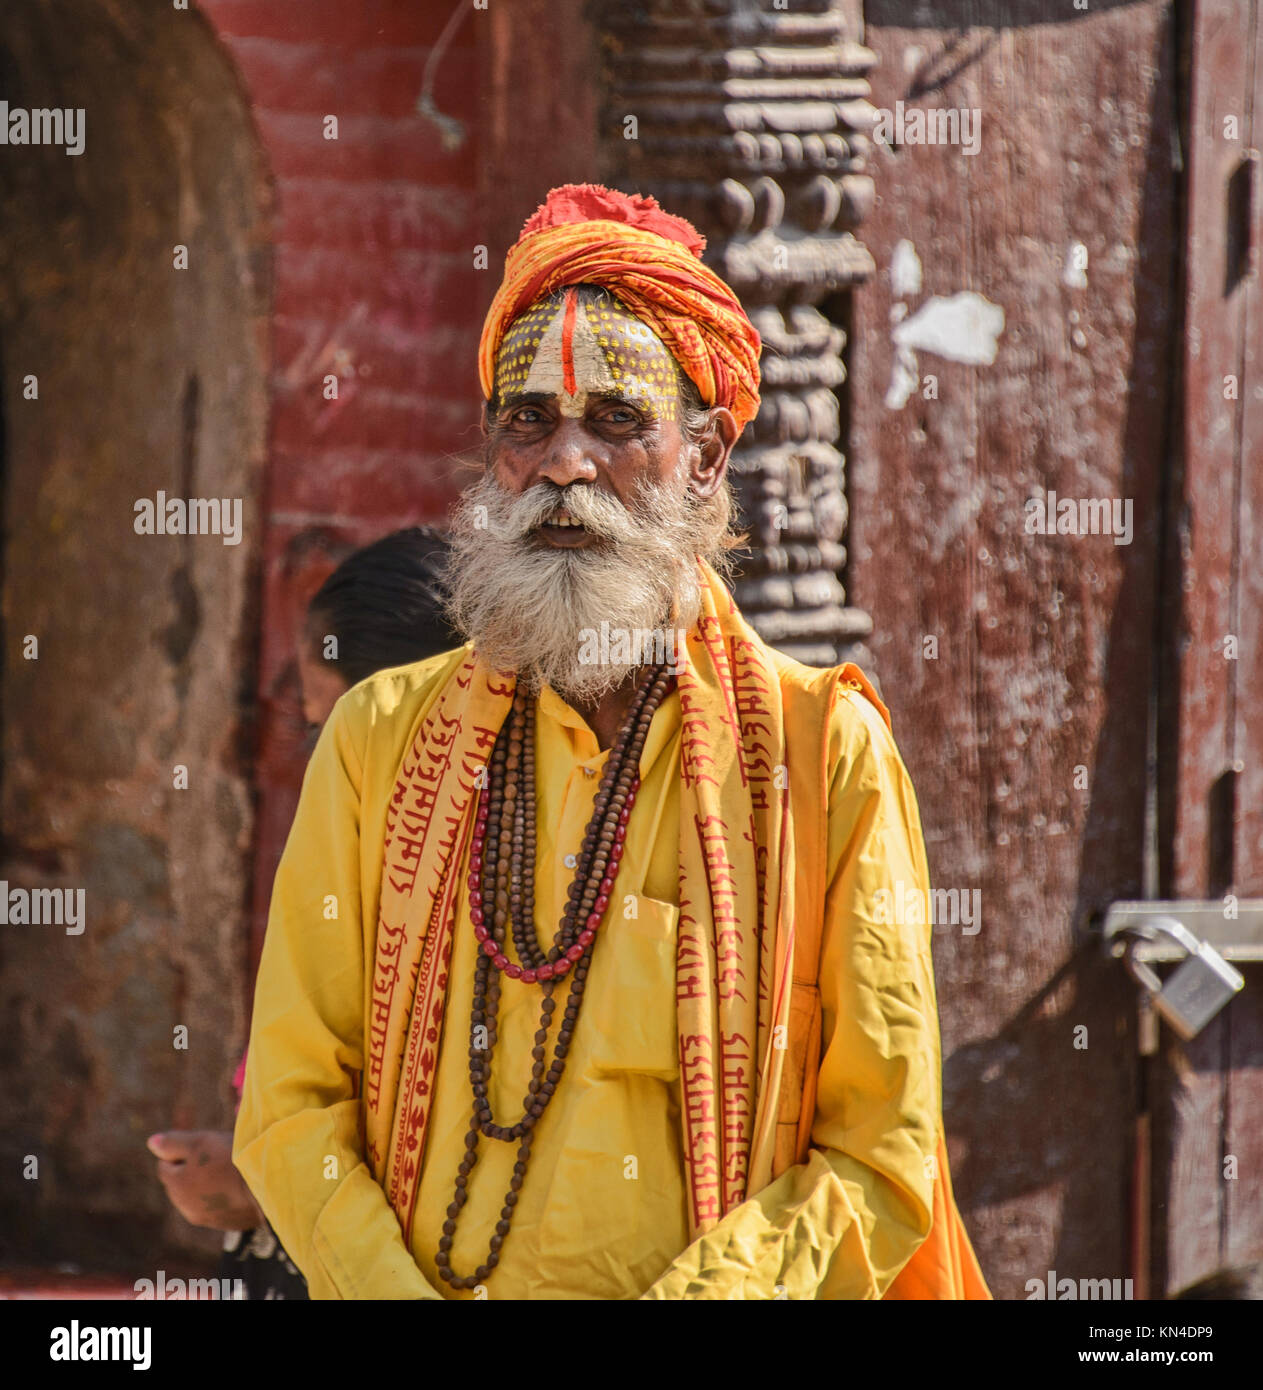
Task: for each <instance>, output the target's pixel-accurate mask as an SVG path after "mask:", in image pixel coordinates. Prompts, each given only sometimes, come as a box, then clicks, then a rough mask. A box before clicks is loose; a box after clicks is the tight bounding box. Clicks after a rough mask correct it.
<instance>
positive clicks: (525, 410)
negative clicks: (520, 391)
mask: <svg viewBox="0 0 1263 1390" xmlns="http://www.w3.org/2000/svg"><path fill="white" fill-rule="evenodd" d="M509 418H510V419H511V420H513V421H514V423H515V424H520V425H538V424H539V422H540V421H541V420H542V419H543V418H544V415H543V412H542V411H539V410H536V409H535V407H534V406H531V405H527V406H523V407H522V409H521V410H515V411H514V412H513V414H512V415H511V416H510V417H509Z"/></svg>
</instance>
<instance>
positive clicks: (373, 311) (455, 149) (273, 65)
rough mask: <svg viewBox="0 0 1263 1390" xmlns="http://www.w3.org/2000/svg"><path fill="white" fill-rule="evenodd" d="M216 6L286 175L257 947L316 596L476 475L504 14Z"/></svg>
mask: <svg viewBox="0 0 1263 1390" xmlns="http://www.w3.org/2000/svg"><path fill="white" fill-rule="evenodd" d="M201 8H202V10H203V12H204V13H205V14H206V15H207V16H208V18H209V19H210V21H211V23H212V24H213V25H214V26H215V28H216V30H217V32H218V33H219V35H220V37H221V38H222V40H223V42H224V44H225V46H226V48H227V49H228V51H229V53H230V54H231V57H232V58H233V60H234V62H235V63H236V65H237V67H238V69H239V71H240V73H241V75H242V80H243V82H244V83H245V85H246V88H247V90H248V99H249V102H250V106H251V109H252V112H253V115H254V119H255V121H256V123H257V125H258V129H259V132H260V135H261V138H262V141H263V144H264V148H265V150H266V153H267V157H268V159H269V161H270V164H271V169H272V173H273V177H274V180H275V188H274V195H275V204H276V215H275V231H274V241H275V249H274V264H273V278H274V310H273V317H272V323H271V334H272V345H271V346H272V362H273V374H272V380H271V383H270V385H271V396H272V409H271V424H270V446H269V465H268V476H267V482H266V486H265V492H264V501H263V506H264V512H265V514H264V517H263V536H264V539H263V561H262V565H263V568H262V575H261V611H260V614H259V622H260V631H261V648H260V653H259V684H258V697H259V703H258V718H259V721H260V722H259V726H258V731H257V740H258V747H257V786H258V789H259V821H258V830H257V836H256V846H257V855H256V864H255V891H254V914H253V915H254V921H253V924H252V931H251V946H252V959H253V958H254V957H256V956H257V951H258V948H259V946H260V945H261V942H262V933H263V927H264V924H265V921H266V914H267V903H268V898H269V895H270V892H271V885H272V878H273V875H274V873H275V868H276V862H277V859H278V858H279V855H280V852H281V849H282V847H283V845H284V841H285V835H286V832H287V830H288V827H289V822H290V818H291V816H292V813H293V806H294V802H295V799H296V795H297V788H298V785H299V782H300V780H301V775H302V767H303V760H304V756H303V755H304V751H305V750H304V729H303V724H302V719H301V712H300V709H299V704H298V697H297V678H296V676H297V673H296V668H295V665H294V646H295V635H296V631H297V626H298V622H299V620H300V618H301V615H302V612H303V609H304V607H305V605H306V602H307V600H308V598H309V597H310V596H311V594H312V593H313V592H314V591H315V589H316V588H317V587H318V586H319V584H320V582H321V581H322V580H323V578H324V577H325V575H326V574H327V573H328V571H329V569H330V568H331V567H332V565H333V564H334V563H336V560H337V558H339V557H340V554H341V552H342V550H343V548H344V547H345V545H347V544H360V543H363V542H364V541H366V540H369V539H372V538H373V537H375V536H378V535H381V534H384V533H385V532H387V531H390V530H393V529H395V528H396V527H399V526H405V525H409V524H412V523H415V522H418V521H434V520H438V519H439V518H441V516H442V515H443V513H444V511H445V510H446V507H447V505H448V504H449V502H450V501H451V499H452V497H453V496H454V495H455V493H456V492H457V491H458V490H459V488H460V486H461V485H462V484H461V482H460V476H461V470H460V467H459V464H458V462H457V460H456V456H457V455H460V454H462V453H468V451H469V450H470V449H471V447H473V446H475V445H476V443H477V440H478V428H477V421H478V409H479V403H480V400H479V395H478V388H477V378H476V374H475V372H474V369H473V364H474V361H475V353H476V349H477V339H478V329H479V326H480V324H481V320H482V315H483V312H484V310H485V308H486V304H487V302H488V301H489V298H490V295H491V293H492V291H493V289H494V286H493V285H492V284H490V283H489V279H488V276H487V273H486V272H485V271H483V272H479V271H477V270H475V269H474V246H475V245H476V244H477V243H478V242H479V241H481V240H484V238H481V237H479V236H478V235H477V234H476V228H475V220H476V215H475V204H476V199H477V185H476V171H477V169H478V167H479V159H480V149H479V143H480V142H479V132H478V124H477V120H476V115H477V112H476V107H477V92H478V90H479V83H478V80H477V62H478V58H477V43H478V37H479V36H478V33H477V26H478V24H479V23H480V22H482V23H485V21H486V14H485V13H483V12H480V11H477V10H475V9H474V8H473V6H472V5H468V4H463V5H461V6H460V7H459V9H460V12H461V13H460V17H459V21H458V22H457V23H456V25H455V27H454V30H453V31H452V32H451V33H450V34H449V41H448V42H447V44H446V45H445V46H444V47H443V48H442V50H441V51H440V52H439V53H438V54H437V55H436V46H437V45H438V41H439V40H440V37H441V35H442V32H443V30H444V27H445V26H446V25H447V22H448V20H449V18H451V17H452V16H453V15H454V14H455V13H456V12H457V5H456V4H455V3H453V4H451V5H447V4H417V3H415V0H357V3H356V4H354V5H348V4H346V3H345V2H344V0H302V3H301V4H288V5H278V4H276V3H275V0H202V4H201ZM432 57H434V62H433V64H432V69H433V71H432V77H433V81H432V86H431V93H432V98H433V103H434V105H435V106H436V107H437V108H438V110H439V111H440V112H442V113H443V114H444V115H445V116H448V117H451V118H453V119H454V120H456V121H459V122H460V123H461V125H462V127H463V130H462V131H461V132H460V134H459V135H458V136H457V138H456V139H455V140H452V141H451V143H450V144H445V142H444V130H443V129H442V128H441V127H440V125H439V124H438V123H437V122H435V121H434V120H432V119H430V118H429V117H428V116H424V115H420V114H418V112H417V110H416V105H417V99H418V96H419V95H420V93H421V91H422V87H423V82H424V80H425V76H426V70H427V63H429V62H430V61H431V58H432ZM331 116H332V117H336V118H337V138H336V139H329V138H327V137H326V118H327V117H331ZM329 374H334V375H336V376H337V377H338V396H337V399H336V400H328V399H326V397H325V391H326V386H325V378H326V376H327V375H329ZM250 974H251V978H253V969H252V970H251V972H250Z"/></svg>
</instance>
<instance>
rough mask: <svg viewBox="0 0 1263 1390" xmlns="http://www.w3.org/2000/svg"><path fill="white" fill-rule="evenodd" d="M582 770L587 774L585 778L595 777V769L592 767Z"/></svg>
mask: <svg viewBox="0 0 1263 1390" xmlns="http://www.w3.org/2000/svg"><path fill="white" fill-rule="evenodd" d="M583 770H584V772H585V773H586V774H587V776H589V777H595V776H596V768H594V767H585V768H584V769H583Z"/></svg>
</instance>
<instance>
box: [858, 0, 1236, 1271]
mask: <svg viewBox="0 0 1263 1390" xmlns="http://www.w3.org/2000/svg"><path fill="white" fill-rule="evenodd" d="M1258 16H1259V6H1258V5H1257V4H1256V3H1253V2H1252V0H1209V2H1208V0H1197V2H1196V3H1193V4H1191V5H1189V6H1187V7H1182V6H1178V5H1175V4H1172V3H1164V0H1141V3H1136V4H1111V3H1099V4H1098V3H1093V4H1092V5H1090V6H1086V7H1083V8H1076V7H1073V6H1071V5H1069V4H1067V5H1065V6H1064V7H1060V8H1056V12H1055V13H1054V12H1053V11H1052V10H1051V9H1050V7H1048V6H1047V5H1045V4H1042V3H1039V0H1012V2H1011V3H998V4H997V3H987V0H943V3H941V4H939V3H936V4H935V5H934V6H932V7H931V6H928V5H921V4H919V3H916V0H866V3H865V7H864V17H865V43H866V44H867V45H868V46H869V47H870V48H872V49H873V50H875V52H876V53H877V55H878V58H879V62H878V65H877V67H876V68H875V70H874V72H873V76H872V96H871V101H872V103H873V105H874V106H875V107H876V108H878V111H879V112H882V113H886V114H887V129H888V130H891V131H894V132H895V135H894V139H893V140H892V141H891V142H890V143H888V144H886V145H884V146H882V145H879V146H877V148H876V149H875V151H874V158H873V169H872V172H873V176H874V180H875V184H876V193H877V201H876V206H875V208H874V210H873V212H872V214H871V215H870V217H869V218H868V219H866V221H865V224H864V227H865V232H864V235H865V241H866V244H867V245H868V246H869V248H870V250H871V251H872V253H873V256H874V259H875V261H876V263H877V267H878V273H877V275H876V276H875V277H874V279H873V281H872V282H871V284H870V285H868V286H866V287H865V288H863V289H862V290H860V291H858V292H857V293H856V295H855V308H854V321H853V324H852V331H851V334H850V340H851V344H852V347H851V351H850V363H849V368H850V384H849V393H848V397H847V402H846V405H847V411H848V443H849V451H848V453H849V458H848V469H849V477H850V483H851V487H850V504H851V526H850V532H849V553H850V560H849V564H848V570H847V576H846V579H847V591H848V593H849V594H850V595H851V598H852V601H853V602H855V603H858V604H859V605H860V606H862V607H863V608H866V609H868V610H869V611H870V612H871V614H872V617H873V622H874V632H873V637H872V639H871V643H870V645H871V647H872V649H873V651H874V654H875V658H876V666H877V672H878V674H879V675H880V677H881V679H882V682H883V693H884V696H885V698H886V700H887V701H888V703H889V704H890V706H891V709H892V713H893V715H894V721H895V733H896V736H897V737H898V739H899V743H900V747H901V749H902V750H903V753H904V757H905V760H906V761H907V763H908V766H909V768H910V770H911V772H912V775H913V779H914V782H915V784H916V787H917V792H918V797H919V800H920V804H921V810H922V818H923V823H924V825H925V831H926V840H927V847H928V851H929V856H930V867H931V871H932V873H933V875H934V878H935V882H936V885H938V886H942V887H945V888H947V889H949V890H950V889H952V888H959V889H960V890H962V891H966V890H970V889H977V890H979V892H980V894H981V903H982V912H981V930H980V931H978V932H977V933H976V934H974V935H970V936H966V935H965V934H963V933H962V932H959V931H952V930H951V929H941V930H936V932H935V958H936V974H937V978H938V985H939V1006H940V1016H941V1019H942V1026H943V1056H944V1114H945V1118H946V1124H947V1130H948V1140H949V1152H950V1154H951V1159H952V1167H953V1177H954V1179H955V1181H956V1186H957V1192H958V1195H959V1198H960V1203H961V1207H962V1211H963V1213H964V1216H965V1220H966V1224H967V1225H968V1227H969V1229H970V1232H971V1235H972V1236H973V1239H974V1243H975V1246H976V1248H977V1250H978V1254H979V1257H980V1260H981V1262H982V1266H983V1269H984V1270H985V1272H986V1274H987V1277H988V1279H989V1281H990V1283H991V1286H992V1288H993V1290H994V1291H995V1293H996V1295H997V1297H1000V1298H1024V1297H1027V1296H1030V1293H1029V1290H1030V1288H1031V1285H1032V1282H1036V1281H1037V1282H1039V1283H1041V1284H1042V1283H1043V1282H1044V1281H1045V1280H1046V1276H1047V1274H1048V1271H1050V1270H1053V1271H1056V1273H1057V1275H1058V1277H1059V1278H1060V1277H1061V1276H1068V1277H1070V1278H1073V1279H1075V1280H1076V1281H1077V1280H1080V1279H1085V1278H1087V1279H1104V1278H1111V1279H1113V1278H1119V1277H1131V1278H1133V1280H1134V1281H1135V1290H1134V1291H1135V1296H1136V1297H1143V1296H1145V1295H1146V1293H1148V1295H1149V1296H1153V1297H1161V1296H1163V1295H1164V1294H1165V1293H1166V1292H1168V1291H1170V1290H1173V1289H1177V1288H1180V1287H1183V1286H1184V1285H1186V1284H1187V1283H1189V1282H1190V1281H1192V1280H1195V1279H1197V1278H1199V1277H1201V1276H1202V1275H1204V1274H1206V1273H1208V1272H1210V1271H1211V1270H1213V1269H1215V1268H1217V1267H1219V1266H1220V1265H1222V1264H1224V1263H1233V1262H1240V1261H1244V1260H1247V1259H1251V1258H1255V1259H1257V1258H1259V1257H1261V1256H1263V1202H1260V1201H1259V1199H1258V1196H1257V1193H1258V1185H1259V1175H1260V1173H1261V1172H1263V966H1252V965H1245V966H1243V967H1242V970H1243V973H1244V974H1245V976H1246V988H1245V991H1244V993H1243V994H1242V995H1241V996H1238V997H1237V998H1236V999H1235V1000H1234V1002H1233V1003H1231V1004H1230V1005H1229V1006H1228V1008H1227V1009H1226V1010H1225V1011H1224V1013H1223V1014H1222V1015H1221V1016H1220V1018H1219V1019H1218V1020H1217V1021H1216V1022H1214V1023H1212V1025H1211V1026H1210V1027H1209V1028H1208V1029H1207V1030H1206V1031H1205V1033H1204V1034H1203V1035H1202V1036H1201V1037H1200V1038H1198V1039H1197V1040H1195V1041H1194V1042H1193V1043H1191V1044H1188V1045H1181V1044H1179V1043H1178V1041H1177V1040H1175V1039H1174V1038H1173V1037H1172V1036H1171V1035H1170V1034H1169V1032H1168V1031H1167V1030H1166V1029H1163V1031H1162V1035H1161V1040H1160V1050H1159V1052H1158V1054H1157V1055H1156V1056H1155V1057H1153V1058H1150V1059H1147V1060H1144V1059H1142V1058H1141V1055H1140V1043H1141V1039H1140V1037H1139V1036H1138V1028H1137V1001H1138V993H1137V987H1136V986H1135V985H1134V984H1133V983H1132V981H1131V980H1130V979H1129V978H1128V977H1127V975H1126V974H1125V973H1124V971H1123V969H1122V967H1121V965H1120V964H1119V963H1118V962H1115V961H1109V960H1107V959H1106V958H1105V957H1104V955H1103V953H1102V951H1101V949H1100V942H1099V940H1098V941H1094V940H1092V938H1091V937H1090V936H1089V935H1087V934H1085V933H1084V932H1083V930H1082V927H1083V924H1084V922H1085V921H1087V920H1088V919H1089V918H1090V916H1091V914H1092V913H1093V912H1094V911H1096V910H1099V909H1101V908H1103V907H1104V906H1106V905H1107V904H1108V903H1109V902H1110V901H1112V900H1116V899H1120V898H1130V897H1140V896H1142V895H1144V896H1149V897H1155V896H1156V897H1172V898H1198V899H1204V898H1212V897H1218V896H1222V895H1224V894H1226V893H1227V892H1228V890H1229V889H1230V888H1234V889H1235V891H1236V893H1237V894H1238V895H1239V896H1241V897H1245V896H1251V895H1253V896H1259V895H1263V847H1261V845H1260V838H1261V833H1263V822H1261V820H1260V807H1261V806H1263V768H1261V767H1260V761H1259V760H1260V754H1263V679H1260V678H1261V677H1263V653H1261V647H1263V603H1261V602H1260V600H1261V599H1263V534H1260V532H1261V530H1263V371H1261V369H1263V337H1261V333H1263V312H1261V311H1263V305H1261V304H1260V302H1259V293H1260V292H1259V288H1258V281H1257V279H1256V278H1255V274H1254V270H1253V265H1254V260H1253V257H1254V248H1255V247H1257V246H1258V244H1259V242H1260V235H1261V233H1260V226H1259V203H1260V190H1259V187H1258V184H1257V172H1256V166H1255V162H1254V160H1253V159H1252V158H1251V157H1250V153H1249V152H1250V151H1251V150H1252V149H1253V148H1254V147H1255V146H1256V145H1257V144H1259V143H1263V127H1261V125H1260V123H1261V122H1263V88H1260V85H1259V67H1258V62H1257V58H1256V47H1257V39H1258V22H1259V18H1258ZM913 111H920V112H923V113H925V114H926V115H927V116H929V115H932V116H935V117H936V118H940V119H939V121H938V128H939V129H940V130H948V131H949V132H950V130H951V128H952V127H951V125H950V122H948V121H947V120H945V119H942V118H944V117H946V116H948V115H950V113H952V112H956V113H958V115H959V116H960V118H961V127H962V130H963V128H964V117H965V116H966V115H967V114H968V115H969V116H971V117H974V116H976V120H977V122H979V123H980V127H976V129H978V130H979V134H978V139H977V140H976V142H975V145H974V147H973V148H970V147H969V146H968V145H967V144H965V143H964V142H963V141H962V142H960V143H957V144H948V145H944V144H942V143H938V144H936V143H932V142H931V141H930V140H929V139H928V138H927V136H926V133H925V132H926V130H927V129H932V128H933V126H932V125H931V123H930V122H929V121H926V122H925V123H924V124H923V125H921V126H920V127H918V126H917V125H916V124H915V123H914V122H912V121H911V120H909V119H908V117H909V115H910V113H912V112H913ZM1229 118H1233V119H1229ZM1234 121H1235V123H1234ZM901 137H902V138H901ZM1049 491H1052V492H1055V493H1056V495H1057V497H1058V498H1061V499H1073V500H1076V501H1082V500H1084V499H1100V500H1105V499H1109V500H1110V501H1111V502H1117V503H1119V504H1120V505H1123V504H1128V505H1130V506H1131V507H1132V508H1133V511H1132V515H1133V518H1134V529H1133V531H1132V532H1131V534H1129V535H1128V536H1127V537H1126V539H1124V538H1123V537H1121V536H1110V535H1108V534H1042V535H1041V534H1035V535H1032V534H1029V533H1028V532H1027V531H1026V528H1025V527H1024V524H1023V521H1024V517H1023V514H1024V509H1025V508H1026V506H1027V503H1028V502H1029V501H1030V500H1031V499H1033V498H1035V497H1041V496H1043V497H1046V496H1047V494H1048V492H1049ZM1229 639H1231V640H1229ZM1155 810H1156V814H1155ZM1229 1158H1235V1159H1236V1164H1235V1167H1234V1165H1232V1164H1229V1163H1227V1162H1226V1160H1228V1159H1229ZM1232 1172H1235V1174H1236V1176H1235V1177H1228V1176H1225V1174H1226V1173H1232Z"/></svg>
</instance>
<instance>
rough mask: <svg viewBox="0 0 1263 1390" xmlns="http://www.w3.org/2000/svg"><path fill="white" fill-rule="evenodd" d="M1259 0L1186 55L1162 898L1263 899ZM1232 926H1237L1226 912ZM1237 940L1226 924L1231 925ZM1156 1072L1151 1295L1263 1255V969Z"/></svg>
mask: <svg viewBox="0 0 1263 1390" xmlns="http://www.w3.org/2000/svg"><path fill="white" fill-rule="evenodd" d="M1259 23H1260V13H1259V6H1258V4H1257V3H1253V0H1247V2H1246V3H1243V0H1198V3H1197V4H1195V5H1193V6H1192V7H1191V9H1190V11H1189V13H1188V16H1187V25H1186V27H1185V29H1184V31H1183V33H1182V34H1181V35H1180V47H1181V51H1182V53H1183V55H1184V56H1185V58H1186V63H1185V64H1183V65H1182V66H1183V67H1184V70H1185V71H1186V72H1187V87H1186V88H1185V89H1184V91H1183V92H1182V97H1183V100H1182V103H1181V104H1182V107H1183V110H1182V113H1181V115H1182V120H1181V126H1182V129H1181V136H1182V146H1183V149H1184V151H1185V169H1184V171H1183V173H1184V180H1185V189H1186V229H1185V239H1184V253H1183V267H1184V275H1183V310H1184V333H1183V341H1182V343H1181V344H1180V362H1181V365H1182V372H1183V381H1182V388H1181V390H1180V393H1179V399H1180V400H1181V401H1182V403H1183V420H1182V422H1181V427H1180V429H1179V431H1178V433H1177V436H1176V437H1177V442H1178V444H1179V445H1180V446H1181V447H1180V448H1179V449H1177V451H1176V453H1175V457H1174V458H1173V460H1172V476H1171V479H1170V500H1169V504H1168V507H1167V521H1168V527H1167V535H1166V545H1165V554H1164V564H1163V582H1164V592H1163V603H1162V616H1163V629H1164V633H1165V637H1166V653H1165V655H1166V661H1165V662H1164V666H1163V676H1162V682H1161V695H1162V707H1161V722H1160V727H1161V729H1162V734H1163V737H1162V741H1161V745H1160V750H1159V770H1160V777H1159V783H1158V807H1159V814H1160V820H1159V843H1160V846H1161V848H1162V851H1163V853H1162V862H1161V869H1162V875H1161V876H1162V886H1163V894H1164V896H1169V897H1172V898H1223V899H1225V900H1226V901H1228V903H1229V908H1231V898H1230V896H1229V895H1231V897H1232V898H1244V897H1260V896H1263V295H1261V294H1260V286H1259V266H1258V247H1259V245H1260V241H1261V240H1263V218H1261V216H1260V207H1261V204H1263V189H1260V185H1259V167H1258V149H1259V147H1260V146H1263V63H1261V62H1260V59H1261V58H1263V55H1261V54H1259V52H1258V47H1259ZM1229 920H1231V918H1230V919H1229ZM1228 930H1229V931H1230V930H1231V928H1230V927H1229V928H1228ZM1242 973H1243V974H1244V975H1245V977H1246V987H1245V990H1244V991H1243V992H1242V994H1241V995H1239V996H1238V997H1237V998H1236V999H1235V1000H1234V1001H1233V1002H1232V1003H1231V1004H1230V1005H1229V1006H1228V1007H1227V1008H1226V1009H1225V1010H1224V1011H1223V1013H1222V1014H1221V1015H1220V1016H1219V1017H1218V1018H1217V1019H1216V1020H1215V1021H1214V1022H1213V1023H1212V1024H1211V1025H1210V1026H1209V1027H1208V1028H1206V1029H1205V1031H1204V1032H1203V1033H1201V1034H1200V1035H1199V1036H1198V1037H1197V1038H1196V1039H1194V1040H1193V1041H1192V1042H1191V1043H1187V1044H1183V1045H1180V1044H1179V1043H1178V1042H1177V1041H1176V1040H1175V1039H1173V1038H1172V1037H1171V1036H1170V1035H1169V1034H1165V1033H1164V1036H1163V1038H1162V1043H1161V1048H1160V1051H1159V1054H1158V1056H1157V1057H1156V1058H1155V1059H1154V1060H1153V1063H1152V1065H1151V1069H1150V1076H1149V1081H1150V1083H1151V1084H1150V1086H1149V1088H1148V1098H1149V1102H1150V1108H1151V1111H1152V1116H1153V1176H1154V1182H1153V1194H1152V1195H1153V1243H1152V1264H1151V1273H1152V1283H1151V1293H1152V1295H1153V1296H1155V1297H1160V1296H1161V1295H1162V1294H1163V1293H1165V1292H1169V1291H1171V1290H1174V1289H1178V1288H1181V1287H1183V1286H1185V1285H1187V1284H1189V1283H1190V1282H1192V1281H1193V1280H1196V1279H1199V1278H1201V1277H1202V1276H1204V1275H1206V1274H1208V1273H1210V1272H1211V1271H1213V1270H1215V1269H1217V1268H1220V1267H1223V1266H1226V1265H1237V1264H1242V1263H1245V1262H1247V1261H1251V1260H1258V1259H1263V1196H1261V1195H1260V1178H1261V1177H1263V966H1261V965H1248V964H1247V965H1243V966H1242Z"/></svg>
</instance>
